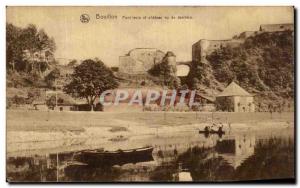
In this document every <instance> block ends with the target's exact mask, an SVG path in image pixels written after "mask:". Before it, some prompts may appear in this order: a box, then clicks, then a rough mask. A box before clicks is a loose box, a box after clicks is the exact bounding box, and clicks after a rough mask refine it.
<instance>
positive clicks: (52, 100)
mask: <svg viewBox="0 0 300 188" xmlns="http://www.w3.org/2000/svg"><path fill="white" fill-rule="evenodd" d="M46 105H47V106H48V108H49V109H52V110H53V109H54V107H55V105H56V97H55V96H51V97H50V98H49V99H47V100H46Z"/></svg>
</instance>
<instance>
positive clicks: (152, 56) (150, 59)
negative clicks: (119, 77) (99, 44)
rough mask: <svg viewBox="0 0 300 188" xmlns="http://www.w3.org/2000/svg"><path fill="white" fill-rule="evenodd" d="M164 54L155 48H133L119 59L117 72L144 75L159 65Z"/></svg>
mask: <svg viewBox="0 0 300 188" xmlns="http://www.w3.org/2000/svg"><path fill="white" fill-rule="evenodd" d="M164 56H165V53H164V52H162V51H160V50H157V49H155V48H135V49H132V50H130V51H129V52H128V54H127V55H125V56H120V57H119V72H121V73H127V74H144V73H145V72H147V71H148V70H149V69H151V68H152V67H153V66H154V65H155V64H157V63H160V62H161V61H162V59H163V57H164Z"/></svg>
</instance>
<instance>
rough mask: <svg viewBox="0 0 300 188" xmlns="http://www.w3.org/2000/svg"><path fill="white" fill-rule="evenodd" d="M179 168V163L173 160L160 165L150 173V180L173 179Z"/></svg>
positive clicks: (164, 180)
mask: <svg viewBox="0 0 300 188" xmlns="http://www.w3.org/2000/svg"><path fill="white" fill-rule="evenodd" d="M176 170H177V165H176V164H175V163H174V162H172V163H168V164H163V165H161V166H158V167H156V168H155V169H154V171H152V172H151V173H150V180H152V181H158V182H159V181H163V182H166V181H172V180H173V175H174V173H175V172H176Z"/></svg>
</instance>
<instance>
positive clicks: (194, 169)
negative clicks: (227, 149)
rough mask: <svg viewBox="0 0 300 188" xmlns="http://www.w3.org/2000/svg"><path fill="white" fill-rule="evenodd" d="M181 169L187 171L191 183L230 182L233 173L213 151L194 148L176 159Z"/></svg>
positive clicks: (231, 168)
mask: <svg viewBox="0 0 300 188" xmlns="http://www.w3.org/2000/svg"><path fill="white" fill-rule="evenodd" d="M178 162H180V163H182V167H183V168H187V169H189V171H190V172H191V176H192V178H193V181H215V180H231V179H232V172H233V171H234V169H233V167H231V166H230V165H229V164H228V163H227V162H226V161H225V160H224V159H223V158H222V157H217V156H215V153H214V150H213V149H211V148H210V149H208V148H199V147H194V148H192V149H189V150H187V151H186V152H185V153H183V154H182V155H180V156H179V157H178Z"/></svg>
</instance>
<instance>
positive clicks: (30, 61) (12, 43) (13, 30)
mask: <svg viewBox="0 0 300 188" xmlns="http://www.w3.org/2000/svg"><path fill="white" fill-rule="evenodd" d="M45 51H47V53H48V55H49V56H50V55H52V54H53V53H54V51H55V41H54V39H53V38H51V37H49V36H48V35H47V33H46V32H45V31H44V30H43V29H40V30H38V28H37V27H36V26H35V25H33V24H29V25H28V26H27V27H25V28H20V27H16V26H14V25H13V24H10V23H7V24H6V54H7V60H6V63H7V70H8V71H10V70H11V71H18V72H28V73H29V72H34V71H37V72H38V73H41V72H43V71H45V70H46V69H47V67H48V66H49V65H48V62H46V61H44V60H39V59H38V58H35V57H34V55H35V54H38V56H39V57H40V56H41V55H42V53H43V52H45Z"/></svg>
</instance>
